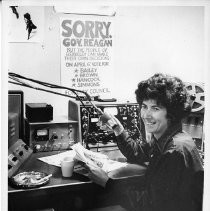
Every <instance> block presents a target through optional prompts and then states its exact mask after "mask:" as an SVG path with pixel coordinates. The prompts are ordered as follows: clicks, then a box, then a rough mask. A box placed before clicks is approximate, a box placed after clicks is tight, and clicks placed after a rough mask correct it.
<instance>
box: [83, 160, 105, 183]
mask: <svg viewBox="0 0 210 211" xmlns="http://www.w3.org/2000/svg"><path fill="white" fill-rule="evenodd" d="M85 168H86V169H87V170H88V171H89V173H88V177H89V178H90V179H91V180H92V181H93V182H95V183H96V184H98V185H100V186H102V187H105V186H106V183H107V181H108V179H109V177H108V175H107V173H106V172H105V171H104V170H102V169H101V168H100V167H98V166H96V165H92V164H89V163H86V164H85Z"/></svg>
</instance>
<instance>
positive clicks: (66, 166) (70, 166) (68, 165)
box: [61, 157, 74, 177]
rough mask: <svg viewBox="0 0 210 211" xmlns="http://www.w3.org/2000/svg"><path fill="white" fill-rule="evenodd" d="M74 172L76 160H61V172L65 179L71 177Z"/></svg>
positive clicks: (67, 158) (65, 158)
mask: <svg viewBox="0 0 210 211" xmlns="http://www.w3.org/2000/svg"><path fill="white" fill-rule="evenodd" d="M73 171H74V158H73V157H64V158H63V160H61V172H62V176H63V177H71V176H72V174H73Z"/></svg>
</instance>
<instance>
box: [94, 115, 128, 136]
mask: <svg viewBox="0 0 210 211" xmlns="http://www.w3.org/2000/svg"><path fill="white" fill-rule="evenodd" d="M97 126H99V127H100V129H101V130H106V131H113V132H114V134H115V135H116V136H119V135H120V134H121V133H122V132H123V130H124V128H123V126H122V124H121V123H120V121H119V120H118V119H117V118H116V117H115V116H113V115H111V114H108V113H104V114H103V115H102V116H100V118H99V121H98V123H97Z"/></svg>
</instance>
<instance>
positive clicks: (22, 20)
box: [7, 6, 44, 42]
mask: <svg viewBox="0 0 210 211" xmlns="http://www.w3.org/2000/svg"><path fill="white" fill-rule="evenodd" d="M8 18H9V21H8V23H9V25H8V36H7V39H8V42H42V41H43V34H44V7H41V6H9V7H8Z"/></svg>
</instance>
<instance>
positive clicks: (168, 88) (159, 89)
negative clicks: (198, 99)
mask: <svg viewBox="0 0 210 211" xmlns="http://www.w3.org/2000/svg"><path fill="white" fill-rule="evenodd" d="M135 94H136V100H137V102H138V103H139V105H141V104H142V102H143V101H144V100H149V99H152V100H156V102H157V104H158V105H161V106H164V107H165V108H166V110H167V117H168V118H169V119H171V121H173V122H177V121H181V120H182V119H183V118H184V117H185V116H186V115H188V114H189V113H190V111H191V105H190V102H188V99H189V95H188V93H187V90H186V88H185V85H184V84H183V82H182V81H181V80H180V79H179V78H177V77H172V76H170V75H164V74H162V73H156V74H155V75H153V76H152V77H150V78H149V79H147V80H145V81H142V82H140V83H139V84H138V89H137V90H136V91H135Z"/></svg>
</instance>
